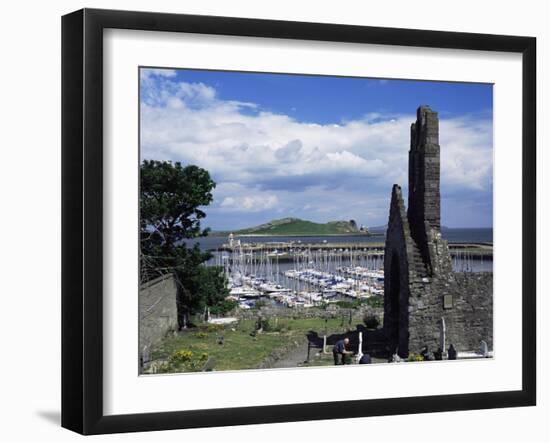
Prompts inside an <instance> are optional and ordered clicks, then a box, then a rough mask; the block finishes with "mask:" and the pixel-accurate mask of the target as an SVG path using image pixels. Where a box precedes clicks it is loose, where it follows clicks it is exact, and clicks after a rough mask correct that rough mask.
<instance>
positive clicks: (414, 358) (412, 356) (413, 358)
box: [407, 352, 424, 361]
mask: <svg viewBox="0 0 550 443" xmlns="http://www.w3.org/2000/svg"><path fill="white" fill-rule="evenodd" d="M407 361H424V357H422V356H421V355H420V354H416V353H414V352H411V353H410V354H409V358H408V359H407Z"/></svg>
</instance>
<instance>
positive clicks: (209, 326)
mask: <svg viewBox="0 0 550 443" xmlns="http://www.w3.org/2000/svg"><path fill="white" fill-rule="evenodd" d="M197 329H198V330H199V331H201V332H218V331H223V330H224V329H225V326H224V325H218V324H215V323H203V324H202V325H199V326H198V327H197Z"/></svg>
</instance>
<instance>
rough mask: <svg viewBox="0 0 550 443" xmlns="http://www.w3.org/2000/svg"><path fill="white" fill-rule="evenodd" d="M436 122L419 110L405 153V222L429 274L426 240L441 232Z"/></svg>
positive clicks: (430, 113) (426, 109)
mask: <svg viewBox="0 0 550 443" xmlns="http://www.w3.org/2000/svg"><path fill="white" fill-rule="evenodd" d="M439 159H440V157H439V119H438V116H437V112H434V111H432V110H431V109H430V108H429V107H428V106H421V107H419V108H418V110H417V112H416V122H415V123H413V124H412V125H411V148H410V151H409V209H408V212H407V217H408V219H409V223H410V228H411V235H412V237H413V239H414V240H415V242H416V243H417V244H418V245H419V247H420V253H421V255H422V259H423V261H424V263H425V265H426V267H427V268H428V269H429V270H431V263H430V254H429V251H428V250H427V237H428V236H429V234H430V231H431V230H433V231H434V232H437V233H438V232H440V229H441V196H440V193H439V182H440V178H439V177H440V171H439V170H440V160H439Z"/></svg>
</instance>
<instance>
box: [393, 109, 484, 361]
mask: <svg viewBox="0 0 550 443" xmlns="http://www.w3.org/2000/svg"><path fill="white" fill-rule="evenodd" d="M440 202H441V198H440V146H439V119H438V115H437V113H436V112H434V111H432V110H431V109H430V108H429V107H428V106H421V107H419V108H418V110H417V119H416V122H415V123H413V124H412V125H411V146H410V151H409V207H408V210H406V209H405V205H404V202H403V195H402V192H401V188H400V186H398V185H394V186H393V189H392V197H391V204H390V215H389V221H388V230H387V234H386V246H385V258H384V333H385V336H386V339H387V341H388V345H389V347H390V350H391V352H392V353H393V352H395V351H396V350H397V353H398V354H399V355H400V356H401V357H403V358H406V357H407V356H408V354H409V351H410V352H419V351H420V350H421V349H422V348H423V347H424V346H428V348H429V350H430V351H431V352H433V351H435V350H437V349H438V348H439V347H440V343H441V330H442V324H443V322H444V324H445V330H446V347H448V346H449V344H453V345H454V347H455V348H456V349H457V350H458V351H471V350H477V349H478V348H479V346H480V342H481V340H485V342H487V344H488V345H489V349H492V347H493V296H492V293H493V278H492V277H493V276H492V273H455V272H453V269H452V262H451V255H450V253H449V247H448V245H447V242H446V241H445V240H443V239H442V237H441V231H440V230H441V216H440V214H441V208H440V204H441V203H440Z"/></svg>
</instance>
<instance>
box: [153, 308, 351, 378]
mask: <svg viewBox="0 0 550 443" xmlns="http://www.w3.org/2000/svg"><path fill="white" fill-rule="evenodd" d="M354 320H355V321H353V322H352V328H355V324H357V323H358V322H360V319H355V318H354ZM254 326H255V320H241V321H240V322H239V323H236V324H233V325H229V326H225V328H224V329H222V330H220V331H213V330H211V329H212V328H208V326H206V325H203V326H202V327H198V328H193V329H189V330H187V331H185V332H182V333H181V334H180V335H178V336H176V337H169V338H166V339H165V340H164V341H163V342H162V343H161V345H160V346H159V347H158V348H157V349H156V350H155V351H154V352H153V354H152V358H153V360H160V361H162V360H167V359H168V357H169V356H170V355H172V353H174V352H176V351H191V352H193V354H194V355H200V354H203V353H206V354H208V358H209V363H208V367H209V368H211V369H213V370H216V371H223V370H238V369H253V368H256V367H258V365H259V364H260V363H262V362H263V361H264V360H265V359H266V358H267V357H268V356H269V355H270V354H271V353H272V352H273V351H276V350H277V349H281V348H285V347H286V346H288V345H289V344H291V343H293V342H304V341H305V340H306V334H307V333H308V332H309V331H316V332H317V333H318V334H319V335H322V334H323V333H324V331H325V327H326V328H327V330H328V333H329V334H330V333H335V332H345V331H346V330H347V327H348V326H349V325H348V322H347V321H346V322H345V324H344V326H342V319H341V318H334V319H328V320H327V322H326V325H325V320H324V319H322V318H307V319H282V318H281V319H278V320H277V322H275V320H274V319H270V328H269V330H268V331H264V332H262V333H261V334H256V335H255V336H252V335H251V332H252V331H254ZM271 329H273V331H271ZM220 337H223V344H219V343H218V341H219V338H220ZM331 357H332V355H331Z"/></svg>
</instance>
